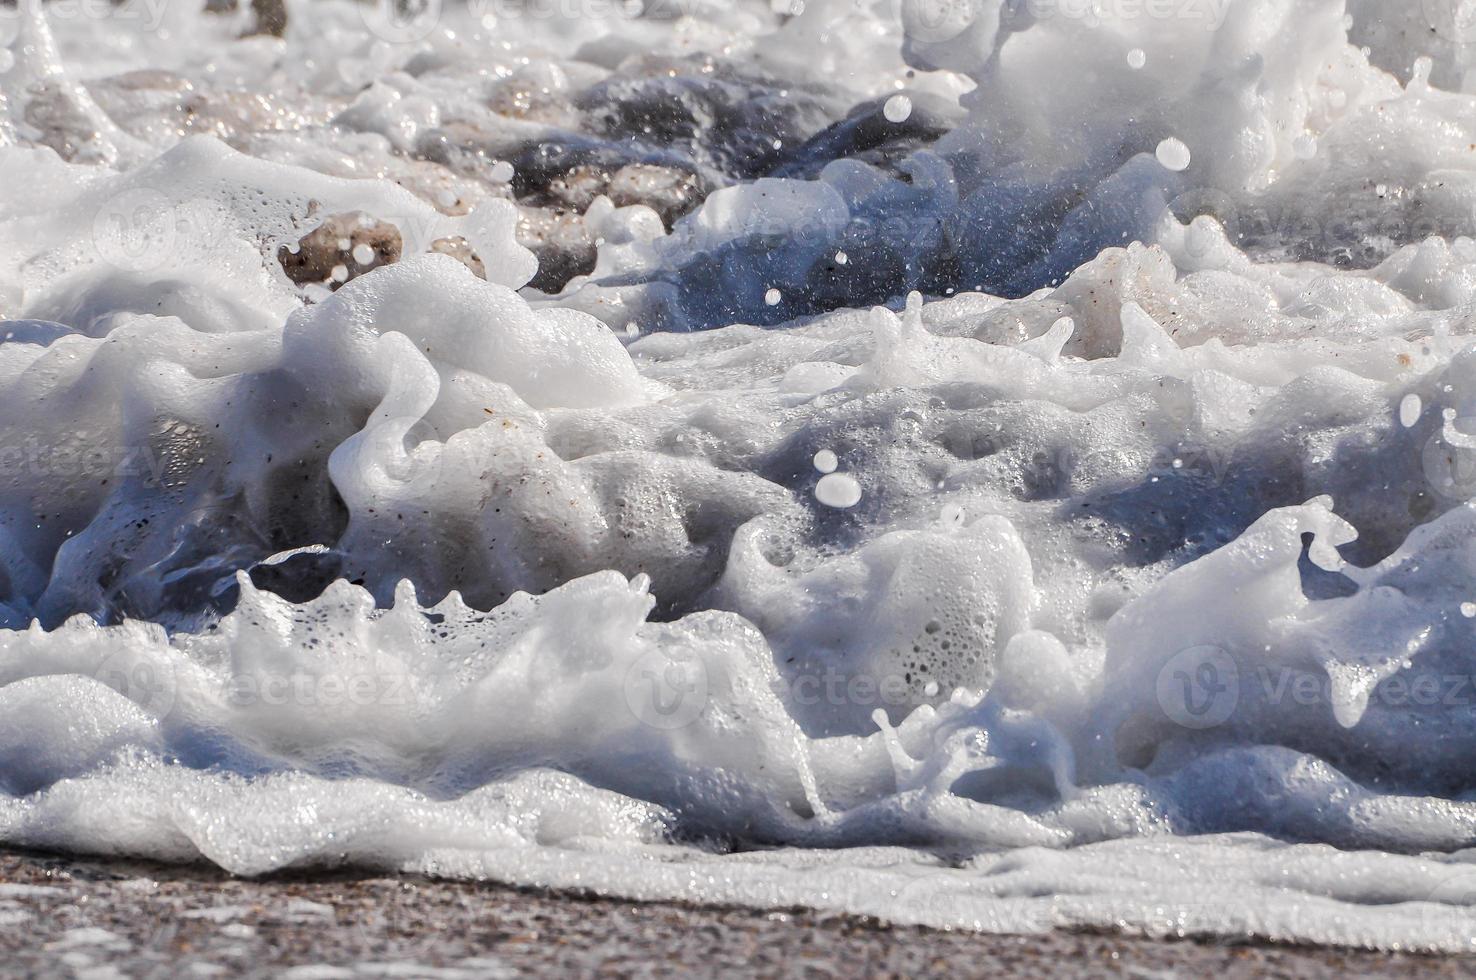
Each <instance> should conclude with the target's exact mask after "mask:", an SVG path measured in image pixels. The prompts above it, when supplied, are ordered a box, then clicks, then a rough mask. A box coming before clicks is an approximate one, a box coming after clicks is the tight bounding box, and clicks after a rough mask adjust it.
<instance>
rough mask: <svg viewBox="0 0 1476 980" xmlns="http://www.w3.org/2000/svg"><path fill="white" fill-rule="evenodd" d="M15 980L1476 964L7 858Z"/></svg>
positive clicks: (9, 953)
mask: <svg viewBox="0 0 1476 980" xmlns="http://www.w3.org/2000/svg"><path fill="white" fill-rule="evenodd" d="M0 925H3V926H5V928H4V929H3V930H0V962H4V963H5V964H6V967H5V968H4V969H0V973H4V974H5V975H7V976H22V977H41V976H57V975H63V976H65V975H68V974H70V975H72V976H76V977H79V978H88V980H103V978H116V977H130V978H141V977H172V976H187V977H226V976H273V977H288V978H290V980H337V978H349V977H360V976H395V977H428V978H429V977H442V978H460V977H502V976H525V975H534V974H538V975H542V974H548V973H552V972H559V973H579V974H584V975H589V974H600V975H607V976H628V975H658V974H670V973H699V974H702V975H705V976H754V975H758V976H807V977H823V976H863V975H864V976H917V975H922V974H958V975H986V974H987V975H989V976H1005V977H1009V976H1019V977H1036V976H1040V975H1042V973H1043V971H1046V970H1049V971H1050V974H1051V975H1053V976H1057V977H1067V978H1072V977H1101V976H1137V977H1142V976H1179V975H1184V976H1209V975H1214V976H1217V977H1252V976H1255V977H1263V976H1287V977H1291V976H1296V977H1327V978H1330V980H1331V978H1333V977H1337V978H1342V977H1345V976H1348V975H1350V974H1356V975H1359V976H1373V977H1413V976H1421V977H1425V976H1476V956H1433V955H1422V954H1409V953H1397V952H1393V953H1391V952H1370V951H1360V950H1349V949H1341V948H1323V947H1304V946H1287V945H1273V944H1266V943H1259V942H1246V943H1229V944H1227V943H1214V942H1206V941H1200V940H1195V939H1183V940H1153V939H1143V938H1138V937H1131V936H1124V935H1119V934H1114V933H1091V932H1070V933H1067V932H1055V933H1049V934H1044V935H1025V936H1017V935H996V934H988V933H972V932H967V933H966V932H949V931H938V930H930V929H925V928H920V927H914V926H891V925H887V924H883V923H879V922H877V921H875V920H870V919H864V918H856V917H850V916H838V915H830V914H821V913H816V912H812V911H807V910H792V911H788V912H772V911H755V910H751V909H744V908H731V907H728V908H712V907H702V906H689V905H677V904H666V903H636V902H628V901H620V900H616V899H609V898H600V897H594V896H585V895H574V894H562V893H551V892H546V891H539V890H524V889H517V888H512V887H508V886H504V885H497V884H491V883H486V882H473V881H457V880H439V879H429V878H424V877H420V876H410V875H386V874H373V873H361V872H355V871H351V870H348V871H315V872H287V873H281V874H276V875H272V876H268V877H265V878H261V879H242V878H234V877H231V876H230V875H227V874H226V873H224V872H222V871H219V870H218V869H214V868H212V867H209V866H204V865H187V866H174V865H164V864H157V863H154V862H147V861H133V860H123V859H107V858H101V859H99V858H86V857H68V856H62V855H54V854H45V853H38V852H30V851H18V850H11V849H0Z"/></svg>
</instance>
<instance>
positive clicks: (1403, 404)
mask: <svg viewBox="0 0 1476 980" xmlns="http://www.w3.org/2000/svg"><path fill="white" fill-rule="evenodd" d="M1424 407H1425V406H1424V402H1422V401H1421V400H1420V396H1419V395H1414V394H1409V395H1405V396H1404V398H1403V399H1401V400H1400V402H1399V424H1400V425H1402V426H1404V427H1405V428H1406V429H1412V428H1414V424H1415V423H1416V422H1418V421H1419V420H1420V412H1422V411H1423V410H1424Z"/></svg>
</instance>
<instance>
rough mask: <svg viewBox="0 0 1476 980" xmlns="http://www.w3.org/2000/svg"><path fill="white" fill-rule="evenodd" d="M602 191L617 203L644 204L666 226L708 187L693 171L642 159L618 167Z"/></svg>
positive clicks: (695, 203) (689, 209)
mask: <svg viewBox="0 0 1476 980" xmlns="http://www.w3.org/2000/svg"><path fill="white" fill-rule="evenodd" d="M605 193H606V194H607V195H608V196H609V198H610V200H611V202H612V203H614V204H615V206H616V207H622V208H623V207H629V206H630V205H632V204H644V205H645V206H646V207H648V208H650V209H651V210H653V211H655V212H656V213H657V214H659V215H660V216H661V221H662V223H663V224H665V225H666V227H667V228H668V229H669V228H671V226H672V224H673V223H674V222H675V221H676V220H677V219H678V218H680V217H682V216H683V215H685V214H688V213H690V212H692V211H695V210H696V209H697V206H698V205H699V204H701V203H702V201H703V199H704V198H706V197H707V189H706V188H705V187H704V186H703V184H702V180H701V178H700V177H698V176H697V175H696V174H689V173H684V172H682V171H680V170H673V169H672V168H670V167H657V166H652V165H650V164H644V163H633V164H631V165H630V166H628V167H621V168H620V170H618V171H616V172H615V174H613V175H612V176H611V177H610V185H609V187H608V188H606V190H605Z"/></svg>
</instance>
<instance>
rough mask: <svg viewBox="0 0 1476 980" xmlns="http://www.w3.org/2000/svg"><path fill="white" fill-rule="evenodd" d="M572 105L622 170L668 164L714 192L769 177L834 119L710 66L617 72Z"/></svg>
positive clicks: (827, 108) (823, 105) (827, 111)
mask: <svg viewBox="0 0 1476 980" xmlns="http://www.w3.org/2000/svg"><path fill="white" fill-rule="evenodd" d="M575 105H576V106H577V107H578V108H579V109H581V110H582V111H583V112H584V114H585V118H586V121H587V123H586V124H587V127H588V130H589V131H590V132H592V133H595V134H598V135H599V136H601V137H603V138H604V139H606V140H611V141H616V142H617V143H618V145H619V146H620V147H621V148H622V150H626V151H627V152H629V153H630V159H629V160H628V161H627V162H643V163H669V162H675V163H678V164H680V163H681V162H683V161H681V160H680V159H678V160H677V161H671V159H670V158H671V155H672V154H673V153H675V154H678V156H679V157H686V160H685V163H686V168H685V169H690V170H692V171H694V172H695V173H697V174H699V175H701V176H702V177H703V178H704V179H706V180H708V181H710V182H712V183H713V184H715V185H721V184H724V183H728V182H731V181H734V180H748V179H752V178H754V177H758V176H761V175H763V174H764V173H767V172H768V171H769V170H770V169H771V168H772V167H773V166H774V165H775V164H776V163H778V162H779V161H780V160H782V159H783V158H784V156H785V148H786V147H789V146H794V145H797V144H799V143H801V142H803V141H804V140H805V139H807V138H808V137H809V136H810V135H811V134H812V133H814V132H816V131H817V130H819V129H821V128H822V127H824V126H825V125H826V124H827V123H829V122H830V121H831V120H833V119H834V118H835V115H836V114H837V113H836V109H835V107H834V106H832V105H830V104H829V100H828V99H826V98H824V97H823V96H822V95H819V94H817V93H814V92H811V91H808V90H806V89H801V88H798V87H790V86H787V85H786V84H784V83H780V82H777V81H773V80H769V79H763V78H754V77H747V76H740V75H738V74H736V73H734V72H732V71H730V70H728V69H719V68H717V67H715V66H714V65H712V64H711V63H700V64H695V65H694V64H692V63H686V62H682V63H667V62H662V63H660V64H656V63H654V62H652V63H650V64H635V65H632V64H630V63H629V62H627V63H625V64H624V65H622V74H621V75H619V76H617V77H612V78H610V79H609V80H607V81H605V82H602V83H600V84H599V85H596V86H594V87H592V88H590V89H587V90H585V92H584V93H582V94H581V95H580V96H579V98H578V99H576V100H575Z"/></svg>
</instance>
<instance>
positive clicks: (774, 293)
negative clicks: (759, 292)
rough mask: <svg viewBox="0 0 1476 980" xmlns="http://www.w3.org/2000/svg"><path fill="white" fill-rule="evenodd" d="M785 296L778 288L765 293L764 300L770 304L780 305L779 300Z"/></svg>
mask: <svg viewBox="0 0 1476 980" xmlns="http://www.w3.org/2000/svg"><path fill="white" fill-rule="evenodd" d="M783 298H784V294H783V293H781V292H780V291H779V290H777V289H771V290H769V291H768V292H767V293H764V302H765V303H767V304H768V305H769V306H778V305H779V301H780V300H781V299H783Z"/></svg>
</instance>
